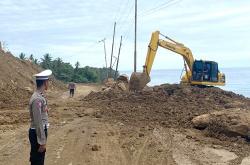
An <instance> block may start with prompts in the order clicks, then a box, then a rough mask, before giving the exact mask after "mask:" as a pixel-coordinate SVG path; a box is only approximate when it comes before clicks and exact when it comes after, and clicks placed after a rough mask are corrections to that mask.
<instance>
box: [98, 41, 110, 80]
mask: <svg viewBox="0 0 250 165" xmlns="http://www.w3.org/2000/svg"><path fill="white" fill-rule="evenodd" d="M105 40H106V38H104V39H103V40H101V41H99V42H103V46H104V54H105V64H106V65H105V67H106V79H108V63H107V52H106V44H105Z"/></svg>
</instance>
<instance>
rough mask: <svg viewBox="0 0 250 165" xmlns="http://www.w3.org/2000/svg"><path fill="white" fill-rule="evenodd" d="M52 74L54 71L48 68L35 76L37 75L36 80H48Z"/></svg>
mask: <svg viewBox="0 0 250 165" xmlns="http://www.w3.org/2000/svg"><path fill="white" fill-rule="evenodd" d="M51 75H52V71H51V70H49V69H47V70H44V71H42V72H40V73H38V74H35V75H34V77H36V80H48V79H49V76H51Z"/></svg>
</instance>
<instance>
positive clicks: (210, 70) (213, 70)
mask: <svg viewBox="0 0 250 165" xmlns="http://www.w3.org/2000/svg"><path fill="white" fill-rule="evenodd" d="M223 75H224V74H223ZM223 75H221V76H220V72H219V69H218V63H217V62H214V61H203V60H195V61H194V64H193V69H192V79H191V81H192V84H193V82H197V83H198V82H203V83H205V82H211V83H218V82H222V83H223V82H224V83H225V76H224V77H223ZM219 76H220V77H219Z"/></svg>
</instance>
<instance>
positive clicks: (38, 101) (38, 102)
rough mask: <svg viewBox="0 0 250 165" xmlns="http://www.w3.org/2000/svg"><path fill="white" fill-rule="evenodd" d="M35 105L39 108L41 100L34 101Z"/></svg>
mask: <svg viewBox="0 0 250 165" xmlns="http://www.w3.org/2000/svg"><path fill="white" fill-rule="evenodd" d="M36 106H37V107H38V108H41V107H42V101H40V100H37V101H36Z"/></svg>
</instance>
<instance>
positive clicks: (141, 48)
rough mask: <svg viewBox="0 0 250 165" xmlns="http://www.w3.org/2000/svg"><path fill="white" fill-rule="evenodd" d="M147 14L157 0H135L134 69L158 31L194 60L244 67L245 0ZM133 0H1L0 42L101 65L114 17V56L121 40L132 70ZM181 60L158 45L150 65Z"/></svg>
mask: <svg viewBox="0 0 250 165" xmlns="http://www.w3.org/2000/svg"><path fill="white" fill-rule="evenodd" d="M176 2H177V3H175V4H173V5H171V6H169V7H167V8H164V9H161V10H155V11H154V12H152V13H150V14H148V13H145V12H143V11H148V10H150V9H152V8H154V7H155V6H158V5H159V4H162V3H163V2H159V1H156V0H153V1H138V5H139V6H138V9H139V12H140V11H142V12H140V13H142V14H139V17H138V60H137V61H138V68H141V66H142V65H143V64H144V61H145V56H146V52H147V45H148V42H149V40H150V35H151V32H152V31H154V30H160V31H161V32H162V33H164V34H167V35H169V36H170V37H171V38H173V39H176V40H177V41H179V42H181V43H184V44H185V45H187V46H188V47H189V48H190V49H191V50H192V51H193V54H194V56H195V58H197V59H200V58H202V59H211V60H216V61H218V62H219V64H220V65H221V66H223V67H230V66H242V65H243V66H249V64H248V63H247V62H245V61H247V60H249V55H248V52H249V46H248V45H249V43H250V29H249V26H250V3H249V2H247V1H243V0H238V1H228V0H220V1H218V0H209V1H195V0H185V1H178V0H176ZM133 15H134V13H133V2H132V1H128V3H127V1H126V0H100V1H98V2H97V1H94V0H90V1H87V2H86V1H83V0H72V1H66V0H53V1H51V0H31V1H27V0H4V1H0V22H1V26H0V40H4V41H6V42H7V43H8V45H9V49H11V51H13V52H15V53H16V54H18V53H20V52H27V53H28V54H30V53H34V54H35V56H36V57H39V56H41V55H42V54H44V53H47V52H49V53H51V54H52V55H53V56H54V57H55V58H56V57H63V59H64V60H66V61H69V62H71V63H72V64H74V63H75V62H76V61H77V60H79V61H80V63H81V64H82V65H95V66H100V67H102V66H104V64H105V62H104V52H103V47H102V46H103V45H101V44H98V43H97V41H99V40H100V39H103V38H104V37H105V38H107V44H106V46H107V52H108V61H109V56H110V51H111V41H112V31H113V23H114V21H115V20H114V18H116V19H119V22H118V23H117V31H116V32H117V33H116V42H115V43H116V44H115V51H114V54H115V55H117V52H118V45H119V38H120V35H126V39H125V41H124V42H123V46H122V52H121V60H120V69H122V70H129V69H130V70H132V69H133V53H134V51H133V49H134V46H133V44H134V43H133V30H134V29H133ZM90 45H93V47H92V46H91V48H90V47H89V46H90ZM182 65H183V61H182V58H181V57H180V56H178V55H176V54H173V53H171V52H169V51H167V50H164V49H159V51H158V52H157V57H156V59H155V63H154V66H153V68H154V69H161V68H164V69H165V68H181V67H182Z"/></svg>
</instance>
